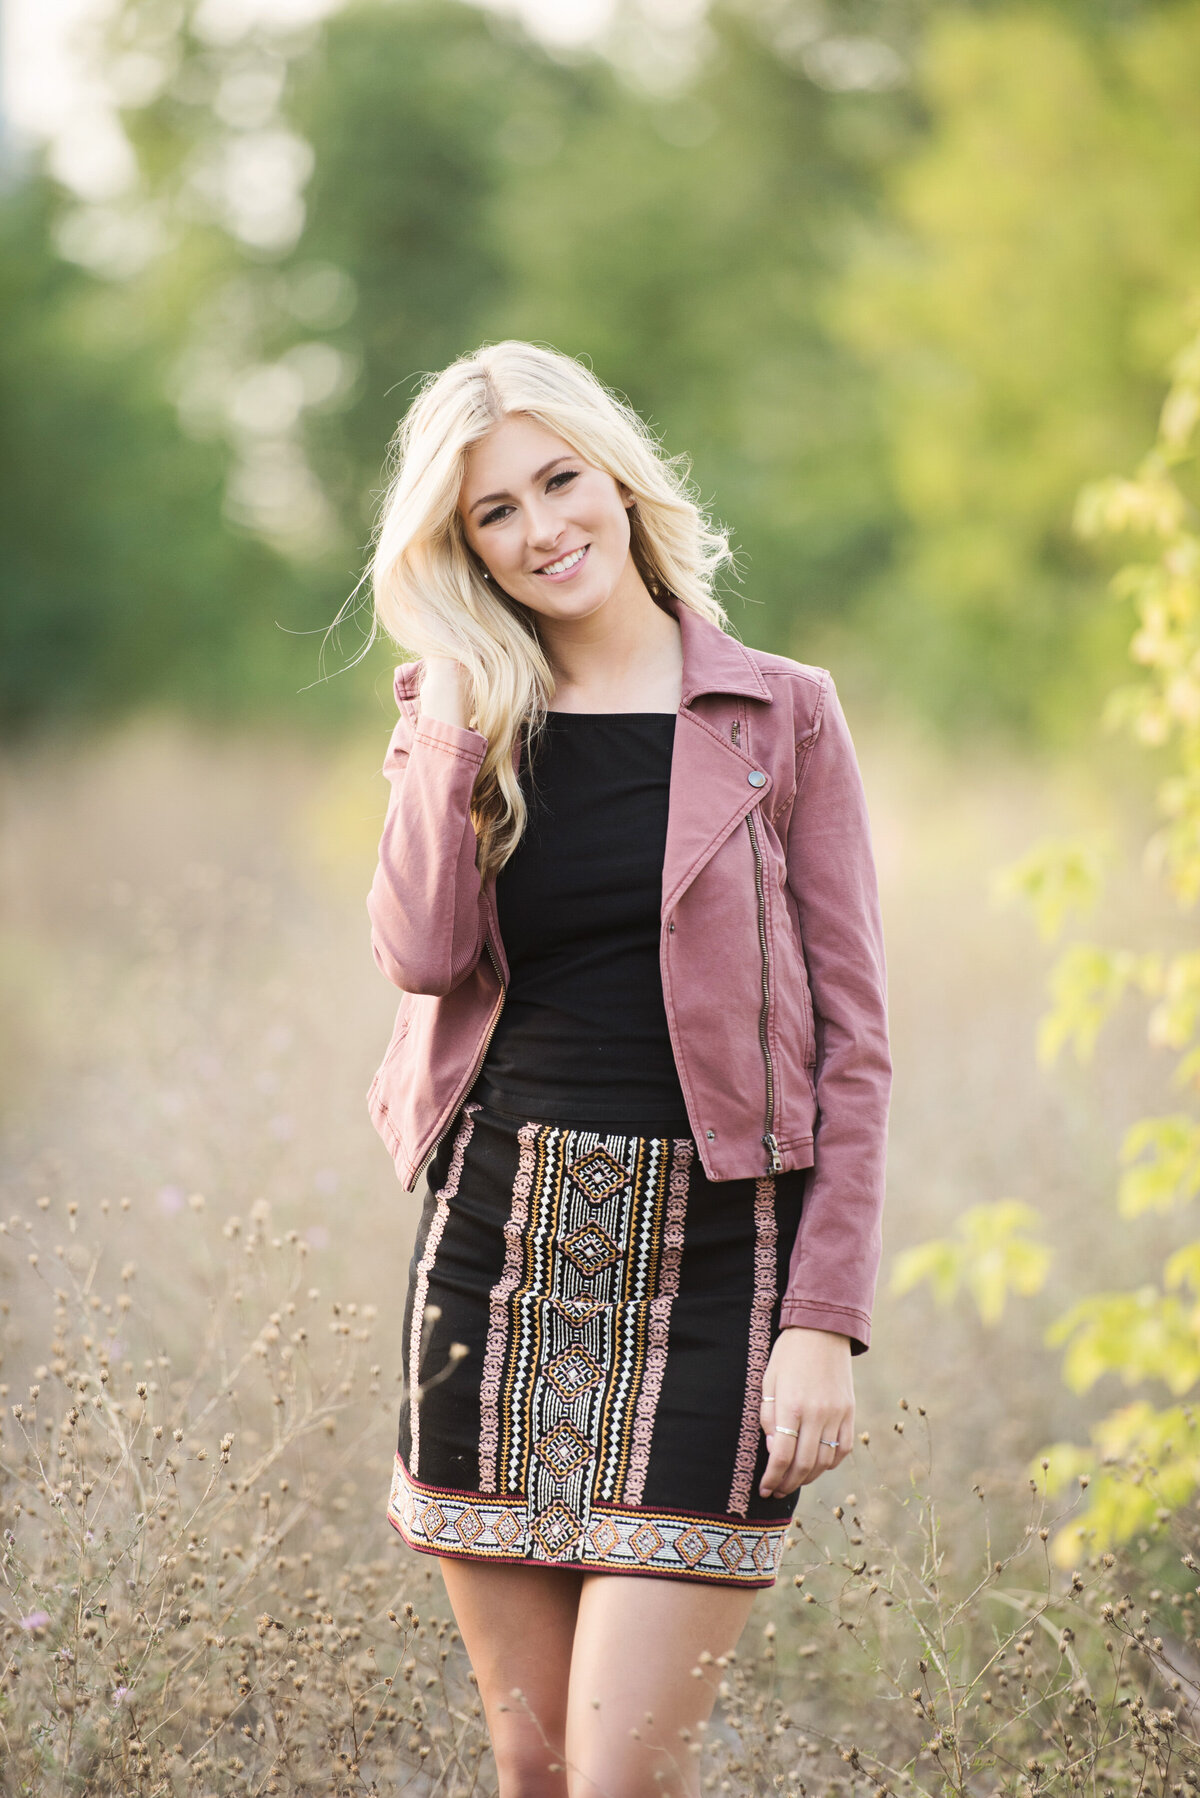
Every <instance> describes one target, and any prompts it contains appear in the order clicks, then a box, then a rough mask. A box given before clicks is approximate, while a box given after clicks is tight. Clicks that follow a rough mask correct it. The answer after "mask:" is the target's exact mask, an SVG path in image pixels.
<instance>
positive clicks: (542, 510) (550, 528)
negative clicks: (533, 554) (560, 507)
mask: <svg viewBox="0 0 1200 1798" xmlns="http://www.w3.org/2000/svg"><path fill="white" fill-rule="evenodd" d="M526 517H527V518H528V521H529V522H528V526H527V529H526V533H525V535H526V540H527V541H528V544H529V547H530V549H534V550H538V551H542V550H548V549H549V550H552V549H553V548H554V546H555V544H556V543H557V542H558V539H559V537H560V536H561V535H562V520H561V519H557V518H555V516H554V512H553V510H552V509H551V507H549V506H547V505H545V504H544V503H543V502H542V500H541V498H540V497H539V498H537V499H533V500H530V502H529V504H528V506H527V508H526Z"/></svg>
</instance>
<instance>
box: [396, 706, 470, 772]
mask: <svg viewBox="0 0 1200 1798" xmlns="http://www.w3.org/2000/svg"><path fill="white" fill-rule="evenodd" d="M413 742H414V744H416V743H423V744H424V745H425V747H426V748H427V749H440V750H441V751H442V752H443V753H444V754H446V755H455V756H460V757H461V758H462V759H463V760H464V761H468V762H473V763H474V765H475V766H476V767H477V768H478V767H480V766H481V765H482V763H483V758H484V756H485V755H486V754H487V746H488V740H487V738H486V737H481V736H480V734H479V732H478V731H477V730H468V729H467V728H466V727H465V726H463V725H459V724H447V723H446V721H445V719H444V718H433V717H430V716H428V715H427V714H425V713H422V714H421V716H420V717H419V718H418V719H417V725H416V729H415V731H414V732H413Z"/></svg>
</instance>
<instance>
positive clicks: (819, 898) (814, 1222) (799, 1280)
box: [780, 672, 892, 1354]
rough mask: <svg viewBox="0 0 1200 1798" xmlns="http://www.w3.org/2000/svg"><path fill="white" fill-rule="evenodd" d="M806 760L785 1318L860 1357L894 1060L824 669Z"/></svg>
mask: <svg viewBox="0 0 1200 1798" xmlns="http://www.w3.org/2000/svg"><path fill="white" fill-rule="evenodd" d="M800 757H801V767H800V769H799V773H798V780H797V789H796V796H795V799H794V801H793V807H792V814H791V818H790V820H789V825H788V833H787V864H788V884H789V887H790V888H791V891H792V894H793V896H794V898H795V902H796V906H797V909H798V912H799V918H800V931H801V937H802V940H803V944H804V954H805V961H806V964H807V967H808V973H809V985H810V987H811V990H812V998H813V1015H814V1022H815V1026H816V1068H815V1079H816V1095H817V1126H816V1132H815V1136H814V1149H813V1153H814V1165H813V1168H812V1172H811V1174H810V1176H809V1180H808V1184H807V1187H806V1191H805V1197H804V1203H803V1207H802V1209H801V1215H800V1227H799V1229H798V1231H797V1233H796V1241H795V1245H794V1247H793V1250H792V1256H791V1263H790V1267H789V1271H788V1284H787V1289H786V1292H785V1294H784V1299H783V1304H782V1309H781V1314H780V1327H781V1328H785V1327H787V1326H789V1325H793V1324H799V1325H802V1326H807V1327H808V1328H810V1329H819V1330H837V1331H840V1332H841V1333H842V1334H843V1335H846V1336H848V1337H850V1339H851V1342H850V1346H851V1352H852V1353H853V1354H862V1353H863V1352H864V1351H865V1350H866V1349H867V1348H868V1347H869V1346H870V1340H871V1307H872V1304H873V1302H874V1296H875V1282H876V1278H877V1275H878V1271H879V1261H880V1256H881V1252H882V1243H883V1236H882V1212H883V1198H884V1178H885V1164H886V1155H887V1122H888V1105H889V1100H890V1096H891V1076H892V1064H891V1054H890V1050H889V1046H888V1020H887V975H886V968H885V962H884V944H883V924H882V920H881V917H880V909H879V893H878V887H877V883H876V876H875V861H874V856H873V854H872V848H871V835H870V824H869V821H868V817H867V804H866V796H865V794H864V792H863V784H862V777H861V775H860V773H859V768H858V761H857V758H856V756H855V753H854V745H853V743H852V742H851V739H850V732H849V729H848V727H847V724H846V719H845V716H844V714H843V712H842V708H841V703H840V701H839V699H838V695H837V690H836V688H835V686H834V683H833V679H832V676H830V675H829V674H828V672H826V673H825V674H824V679H823V682H822V688H821V691H820V693H819V695H818V699H817V705H816V716H815V720H814V726H813V730H812V732H810V734H809V736H808V737H807V738H806V740H805V742H804V744H803V745H802V746H801V748H800Z"/></svg>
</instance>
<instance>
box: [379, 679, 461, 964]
mask: <svg viewBox="0 0 1200 1798" xmlns="http://www.w3.org/2000/svg"><path fill="white" fill-rule="evenodd" d="M418 680H419V682H420V685H419V689H418V686H417V682H418ZM395 692H396V703H397V705H398V706H399V708H400V717H399V719H398V720H397V723H396V727H395V729H394V730H393V732H392V735H391V739H390V741H389V743H388V747H387V754H386V755H385V757H384V761H383V772H384V774H385V775H386V776H387V779H388V781H389V782H390V783H391V789H392V791H391V797H390V799H389V801H388V809H387V816H386V818H385V819H384V825H383V835H382V837H381V838H380V842H379V861H378V864H377V866H376V869H375V878H374V879H373V881H372V882H371V890H370V892H369V894H368V895H367V913H368V916H369V917H370V920H371V948H372V951H373V952H374V956H375V960H376V963H377V964H378V966H379V968H380V969H381V971H382V972H383V973H384V974H386V975H387V978H388V979H389V980H390V981H391V982H392V983H393V985H395V986H398V987H400V988H402V989H403V990H404V991H405V992H410V993H448V992H449V991H450V990H451V988H452V987H455V986H457V985H458V983H459V981H460V980H462V979H463V978H464V977H465V976H466V975H467V974H469V973H470V971H471V969H472V968H473V967H474V966H475V964H476V962H477V961H478V960H479V956H480V954H481V952H482V949H483V939H484V927H485V925H484V905H483V894H482V889H481V884H480V879H479V871H478V869H477V867H476V865H475V851H476V837H475V827H474V825H473V824H472V822H471V809H470V808H471V793H472V791H473V789H474V786H475V779H476V776H477V774H478V772H479V768H480V765H481V763H482V762H483V758H484V755H485V753H486V751H487V739H486V738H484V737H481V736H480V734H479V732H478V731H474V730H471V729H469V728H468V727H467V725H466V723H465V722H464V719H465V706H464V705H463V701H462V696H461V684H460V682H459V678H458V676H457V674H456V673H455V664H454V663H446V664H445V665H443V664H442V663H441V662H440V661H432V660H431V661H430V662H428V663H425V664H409V665H408V666H406V667H403V668H398V669H397V670H396V680H395Z"/></svg>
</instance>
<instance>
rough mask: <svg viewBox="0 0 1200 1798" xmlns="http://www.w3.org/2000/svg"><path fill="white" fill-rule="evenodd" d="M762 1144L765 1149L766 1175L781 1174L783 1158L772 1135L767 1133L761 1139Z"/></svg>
mask: <svg viewBox="0 0 1200 1798" xmlns="http://www.w3.org/2000/svg"><path fill="white" fill-rule="evenodd" d="M763 1142H764V1143H765V1144H766V1147H767V1171H768V1173H771V1174H781V1173H782V1172H783V1156H782V1154H781V1153H780V1150H779V1144H778V1143H777V1142H776V1140H775V1137H774V1134H773V1133H768V1134H767V1135H766V1136H764V1137H763Z"/></svg>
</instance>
